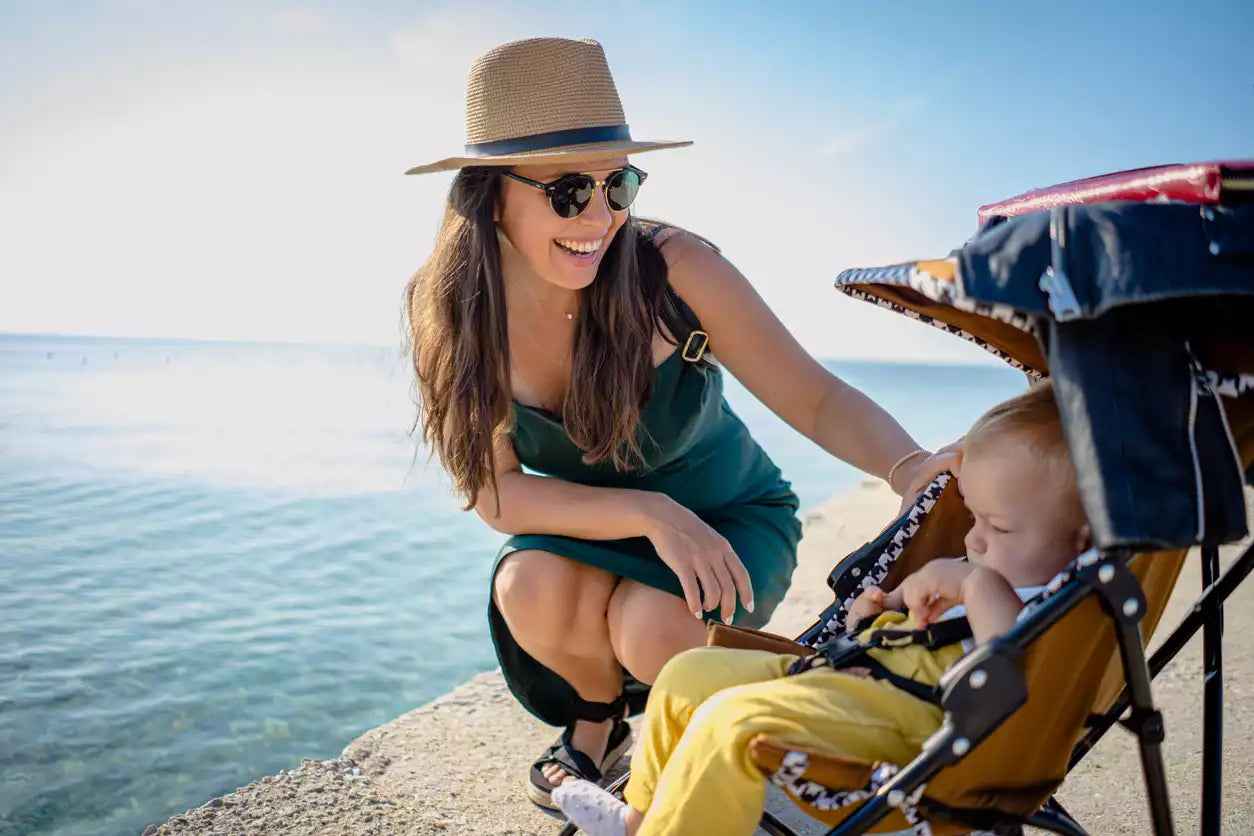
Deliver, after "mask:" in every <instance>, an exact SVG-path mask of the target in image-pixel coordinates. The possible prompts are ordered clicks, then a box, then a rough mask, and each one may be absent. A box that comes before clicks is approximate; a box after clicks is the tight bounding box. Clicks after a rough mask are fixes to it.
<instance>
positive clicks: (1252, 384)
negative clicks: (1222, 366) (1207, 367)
mask: <svg viewBox="0 0 1254 836" xmlns="http://www.w3.org/2000/svg"><path fill="white" fill-rule="evenodd" d="M1206 379H1207V380H1208V381H1210V388H1211V389H1214V390H1215V392H1216V393H1217V394H1219V395H1223V396H1224V397H1225V398H1243V397H1245V396H1246V395H1249V394H1251V393H1254V374H1241V373H1240V372H1216V371H1207V372H1206Z"/></svg>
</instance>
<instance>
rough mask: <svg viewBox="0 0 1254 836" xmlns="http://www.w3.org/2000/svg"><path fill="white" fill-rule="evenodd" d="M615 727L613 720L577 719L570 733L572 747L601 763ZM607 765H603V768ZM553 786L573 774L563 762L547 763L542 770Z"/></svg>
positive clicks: (594, 761) (593, 760)
mask: <svg viewBox="0 0 1254 836" xmlns="http://www.w3.org/2000/svg"><path fill="white" fill-rule="evenodd" d="M613 728H614V721H613V720H606V721H605V722H604V723H590V722H588V721H587V720H576V721H575V729H574V731H572V732H571V735H570V747H571V748H572V749H574V750H575V751H577V752H583V753H584V754H585V755H587V756H588V758H589V759H590V760H591V761H592V762H593V763H601V762H602V761H603V760H604V759H605V748H606V744H607V743H608V742H609V739H610V731H611V730H612V729H613ZM604 768H605V767H604V766H602V769H604ZM540 771H541V772H542V773H543V774H544V777H545V778H547V779H548V780H549V783H550V784H552V785H553V786H555V787H556V786H558V785H560V784H561V783H562V782H563V781H565V780H566V779H567V778H569V777H576V776H572V775H571V774H570V773H569V772H567V771H566V770H565V769H564V768H563V767H562V766H561V764H557V763H549V764H545V765H544V768H543V769H541V770H540Z"/></svg>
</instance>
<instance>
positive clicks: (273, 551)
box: [0, 335, 1024, 836]
mask: <svg viewBox="0 0 1254 836" xmlns="http://www.w3.org/2000/svg"><path fill="white" fill-rule="evenodd" d="M828 365H829V367H830V368H832V370H833V371H835V372H836V373H837V374H838V375H840V376H841V377H842V378H843V379H845V380H846V381H848V382H849V383H851V384H853V385H855V386H858V387H859V388H861V389H862V390H863V391H865V392H867V393H868V394H869V395H871V396H872V397H873V398H875V399H876V400H877V401H878V402H880V403H881V404H882V405H884V406H885V407H886V408H887V409H888V410H889V411H890V412H891V413H892V414H893V415H895V416H896V417H897V418H898V420H900V421H901V423H902V424H904V425H905V426H906V428H907V429H908V430H910V431H911V433H913V434H914V436H915V437H916V438H917V439H918V440H919V441H920V442H921V443H923V444H925V445H928V446H936V445H939V444H942V443H945V442H948V441H951V440H953V439H954V438H956V437H957V436H959V435H961V434H962V433H963V432H964V431H965V429H966V427H967V426H968V425H969V424H970V422H971V420H972V419H973V418H974V417H975V416H976V415H978V414H979V413H980V412H981V411H983V409H985V408H986V407H987V406H988V405H989V404H991V403H993V402H995V401H997V400H1000V399H1001V398H1003V397H1005V396H1007V395H1009V394H1011V393H1013V392H1015V391H1017V390H1019V389H1022V388H1023V385H1024V379H1023V377H1022V375H1020V374H1018V373H1016V372H1014V371H1012V370H1009V369H1004V368H1000V367H995V366H987V367H986V366H938V365H901V364H887V363H859V362H832V363H829V364H828ZM727 396H728V400H729V401H730V402H731V404H732V406H733V407H734V408H735V409H736V411H737V412H738V413H739V414H740V415H741V417H742V418H743V419H744V421H745V423H746V424H747V425H748V426H749V428H750V430H751V431H752V432H753V434H754V436H755V437H756V438H757V439H758V440H759V442H760V443H761V444H762V445H763V447H765V448H766V450H767V452H768V453H769V454H770V455H771V457H772V458H773V459H774V460H775V462H776V463H777V464H778V465H779V466H780V467H781V469H782V470H783V471H784V474H785V476H786V477H787V478H789V479H790V480H791V481H792V482H793V485H794V488H795V489H796V491H797V493H798V495H799V496H800V497H801V500H802V506H803V513H804V510H805V509H806V508H809V507H813V506H815V505H817V504H818V503H820V502H822V501H823V500H824V499H826V498H828V497H830V496H831V495H833V494H835V493H837V492H839V491H841V490H843V489H845V488H848V487H850V486H851V485H853V484H855V483H856V482H857V481H858V480H859V479H861V478H865V477H864V476H862V475H861V474H859V473H857V472H856V471H854V470H853V469H851V468H849V467H848V466H846V465H844V464H842V463H841V462H839V461H837V460H836V459H834V458H832V457H830V456H828V455H827V454H826V453H824V452H823V451H822V450H820V449H819V448H818V447H816V446H815V445H814V444H812V443H811V442H809V441H808V440H806V439H805V438H803V437H802V436H800V435H799V434H798V433H796V432H795V431H794V430H792V429H791V428H789V427H788V426H786V425H785V424H783V422H781V421H780V420H779V419H778V418H776V417H775V416H774V415H773V414H772V413H771V412H770V411H769V410H768V409H767V408H766V407H764V406H763V405H761V404H760V403H758V402H757V401H755V400H754V399H753V397H752V396H751V395H749V393H748V392H746V391H745V389H744V388H743V387H742V386H740V385H739V384H737V383H736V382H735V381H734V380H731V379H729V380H728V382H727ZM413 419H414V406H413V402H412V400H411V373H410V371H409V366H408V361H407V359H406V358H405V357H404V356H402V354H401V352H400V351H399V349H397V348H377V347H343V346H294V345H259V344H240V343H201V342H181V341H151V340H121V339H86V338H70V337H36V336H15V335H7V336H6V335H0V767H2V768H0V833H4V834H6V836H7V834H9V833H12V834H32V836H33V835H34V834H67V836H68V834H75V836H88V834H91V835H92V836H95V834H101V836H103V835H104V834H119V833H138V832H139V831H141V830H142V829H143V828H144V827H145V826H146V825H147V824H149V823H153V822H160V821H162V820H164V819H165V818H167V817H168V816H170V815H172V814H174V813H177V812H182V811H183V810H186V809H188V808H189V807H194V806H197V805H199V804H202V803H204V802H205V801H206V800H208V799H210V798H212V797H214V796H217V795H221V794H222V793H225V792H230V791H232V790H233V789H234V788H236V787H237V786H242V785H244V784H246V783H248V782H250V781H252V780H255V779H256V778H259V777H261V776H262V775H267V774H271V773H274V772H277V771H278V770H280V769H288V768H292V767H295V766H297V765H298V764H299V762H300V759H301V758H302V757H314V758H331V757H335V756H337V755H338V754H339V752H340V751H341V749H342V748H343V747H344V746H345V745H346V744H347V743H348V742H349V741H351V740H352V739H354V738H355V737H357V736H358V735H360V734H362V733H363V732H365V731H366V730H368V729H370V728H372V727H374V726H376V725H379V724H380V723H384V722H387V721H389V720H391V719H393V718H395V717H396V716H398V715H400V714H402V713H404V712H405V711H408V710H410V709H412V708H414V707H416V706H418V705H421V704H422V703H424V702H426V701H427V700H430V699H432V698H433V697H436V696H438V695H439V694H441V693H444V692H446V691H447V690H449V689H450V688H452V687H453V686H455V685H456V684H458V683H459V682H461V681H463V680H465V679H466V678H467V677H469V676H471V675H473V674H475V673H477V672H479V671H483V670H487V669H489V668H491V667H493V666H494V665H495V658H494V656H493V653H492V647H491V643H490V641H489V639H488V633H487V622H486V601H487V588H488V572H489V569H490V565H491V560H492V557H493V555H494V554H495V552H496V549H497V548H498V546H499V544H500V542H501V540H502V539H503V538H502V536H501V535H499V534H497V533H495V532H493V531H491V530H490V529H489V528H487V526H485V525H483V524H482V523H481V522H480V521H479V519H478V518H477V517H476V516H475V515H474V514H472V513H464V512H462V511H461V510H460V509H459V504H458V502H457V500H456V498H454V497H453V496H452V495H451V493H450V491H449V486H448V480H447V478H446V477H444V475H443V474H442V473H441V471H440V468H439V467H438V465H437V464H427V455H426V452H425V451H423V450H419V449H418V448H417V446H416V444H415V442H414V440H413V438H412V436H411V435H410V433H409V429H410V427H411V425H412V422H413Z"/></svg>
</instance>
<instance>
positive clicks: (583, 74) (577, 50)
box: [405, 38, 692, 174]
mask: <svg viewBox="0 0 1254 836" xmlns="http://www.w3.org/2000/svg"><path fill="white" fill-rule="evenodd" d="M691 144H692V143H691V142H638V141H636V140H633V139H632V138H631V132H630V131H629V130H628V128H627V120H626V118H625V117H624V116H623V105H622V102H621V101H619V98H618V90H617V89H616V88H615V87H614V78H613V76H611V75H610V68H609V64H607V63H606V61H605V51H604V50H603V49H601V45H600V44H599V43H597V42H596V41H593V40H583V41H570V40H566V39H564V38H534V39H531V40H526V41H514V42H513V43H508V44H503V45H501V46H498V47H496V48H495V49H492V50H490V51H488V52H487V53H485V54H483V55H481V56H479V58H478V59H477V60H476V61H475V63H474V64H473V65H471V67H470V79H469V81H468V82H467V84H466V148H465V154H464V156H460V157H449V158H448V159H444V160H440V161H438V162H434V163H428V164H426V165H420V166H415V167H414V168H411V169H409V170H408V171H406V172H405V173H406V174H427V173H429V172H433V171H451V170H453V169H458V168H463V167H464V166H470V165H523V164H530V165H540V164H543V163H550V162H555V161H558V160H561V161H571V162H574V161H578V160H592V159H597V158H600V157H611V156H616V155H618V154H639V153H642V152H644V151H659V150H661V149H663V148H682V147H683V146H685V145H691Z"/></svg>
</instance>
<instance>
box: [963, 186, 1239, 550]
mask: <svg viewBox="0 0 1254 836" xmlns="http://www.w3.org/2000/svg"><path fill="white" fill-rule="evenodd" d="M954 256H955V257H956V259H957V261H958V265H959V269H958V275H959V276H960V277H961V278H960V280H961V284H962V295H963V296H965V297H966V298H967V299H968V300H972V301H975V302H979V303H985V304H991V305H1005V306H1009V307H1011V308H1014V309H1016V310H1017V311H1019V312H1021V313H1026V314H1030V315H1032V316H1035V317H1038V320H1037V323H1036V328H1037V335H1038V338H1039V340H1040V342H1041V344H1042V348H1043V350H1044V352H1045V354H1046V356H1047V358H1048V365H1049V373H1050V377H1051V378H1052V379H1053V380H1054V386H1055V389H1056V392H1057V394H1058V399H1059V405H1060V408H1061V410H1062V418H1063V426H1064V430H1065V432H1066V435H1067V440H1068V444H1069V445H1070V448H1071V452H1072V456H1073V459H1074V460H1075V465H1076V471H1077V473H1078V475H1079V479H1080V493H1081V498H1082V500H1083V503H1084V507H1085V511H1086V513H1087V514H1088V517H1089V522H1090V524H1091V525H1092V528H1093V535H1094V542H1095V544H1096V545H1097V546H1098V547H1100V548H1133V549H1138V550H1145V549H1159V548H1173V547H1178V546H1188V545H1193V544H1196V543H1203V542H1204V543H1221V542H1229V541H1232V540H1235V539H1239V538H1241V537H1243V536H1244V535H1245V533H1246V520H1245V505H1244V498H1243V492H1242V484H1243V480H1244V476H1243V473H1242V467H1241V463H1240V460H1239V458H1238V456H1237V453H1236V449H1235V446H1234V444H1233V441H1232V438H1231V435H1230V433H1229V432H1228V429H1227V426H1226V424H1225V418H1224V413H1223V409H1222V406H1221V404H1220V401H1219V398H1218V397H1217V396H1216V395H1215V393H1214V392H1213V391H1212V390H1211V388H1210V385H1209V384H1208V382H1207V379H1206V376H1205V375H1204V374H1203V373H1202V368H1201V365H1200V361H1199V357H1200V356H1201V354H1202V351H1203V348H1204V347H1205V345H1206V344H1207V343H1208V342H1209V341H1210V340H1211V339H1212V338H1214V337H1216V336H1217V335H1218V336H1224V337H1226V338H1230V339H1238V340H1244V341H1245V342H1247V343H1248V342H1250V341H1252V340H1254V205H1244V206H1226V207H1224V206H1194V205H1185V204H1152V203H1151V204H1146V203H1103V204H1093V205H1082V206H1060V207H1056V208H1054V209H1051V210H1049V211H1047V212H1038V213H1034V214H1030V215H1024V216H1022V217H1019V218H1015V219H1012V220H1009V221H1004V222H1001V223H997V224H996V225H990V226H986V227H985V228H984V229H983V230H982V231H981V232H980V233H979V234H977V236H976V237H975V238H974V239H973V240H972V241H971V242H969V243H968V244H967V246H965V247H963V248H962V249H961V250H959V251H957V252H956V253H954Z"/></svg>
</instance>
